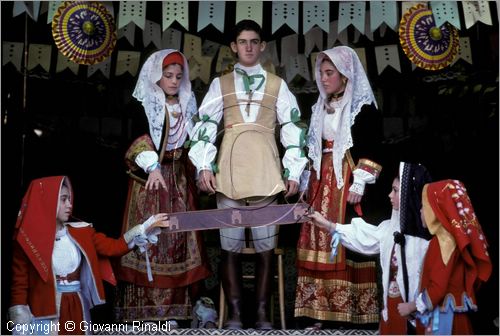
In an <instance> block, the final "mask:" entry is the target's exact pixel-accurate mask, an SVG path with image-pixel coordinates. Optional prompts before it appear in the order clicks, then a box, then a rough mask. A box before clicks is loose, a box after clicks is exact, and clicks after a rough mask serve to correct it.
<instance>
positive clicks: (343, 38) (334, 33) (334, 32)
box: [326, 20, 348, 49]
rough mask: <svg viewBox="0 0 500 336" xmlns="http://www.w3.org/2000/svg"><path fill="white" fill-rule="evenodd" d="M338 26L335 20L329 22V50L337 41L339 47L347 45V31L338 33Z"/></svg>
mask: <svg viewBox="0 0 500 336" xmlns="http://www.w3.org/2000/svg"><path fill="white" fill-rule="evenodd" d="M338 24H339V22H338V21H337V20H334V21H332V22H330V33H329V34H328V42H327V46H326V47H327V48H328V49H330V48H332V47H333V46H334V45H335V41H337V40H338V41H339V42H340V44H341V45H347V43H348V41H347V39H348V38H347V29H344V30H342V31H341V32H340V33H339V32H338V29H337V28H338Z"/></svg>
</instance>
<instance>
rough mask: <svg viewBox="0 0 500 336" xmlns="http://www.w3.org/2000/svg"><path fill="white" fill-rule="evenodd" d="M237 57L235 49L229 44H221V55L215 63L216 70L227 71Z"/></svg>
mask: <svg viewBox="0 0 500 336" xmlns="http://www.w3.org/2000/svg"><path fill="white" fill-rule="evenodd" d="M235 62H236V59H235V58H234V55H233V51H232V50H231V48H229V47H228V46H221V47H220V49H219V55H218V56H217V64H216V65H215V71H216V72H218V73H219V72H221V71H225V70H226V69H227V67H228V65H229V64H234V63H235Z"/></svg>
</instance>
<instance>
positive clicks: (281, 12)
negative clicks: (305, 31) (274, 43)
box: [272, 1, 299, 34]
mask: <svg viewBox="0 0 500 336" xmlns="http://www.w3.org/2000/svg"><path fill="white" fill-rule="evenodd" d="M272 13H273V17H272V34H274V33H275V32H276V30H278V29H279V28H280V27H281V26H283V25H284V24H286V25H288V27H290V28H291V29H292V30H293V31H294V32H295V33H298V32H299V2H298V1H273V4H272Z"/></svg>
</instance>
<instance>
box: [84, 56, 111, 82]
mask: <svg viewBox="0 0 500 336" xmlns="http://www.w3.org/2000/svg"><path fill="white" fill-rule="evenodd" d="M98 70H99V71H100V72H101V73H102V74H103V75H104V77H106V78H109V75H110V74H111V57H108V58H106V59H105V60H104V61H102V62H99V63H97V64H92V65H89V67H88V71H87V78H88V77H90V76H92V75H93V74H94V73H96V72H97V71H98Z"/></svg>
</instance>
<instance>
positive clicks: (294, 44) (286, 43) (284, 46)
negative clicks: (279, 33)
mask: <svg viewBox="0 0 500 336" xmlns="http://www.w3.org/2000/svg"><path fill="white" fill-rule="evenodd" d="M298 54H299V36H298V35H297V34H293V35H288V36H285V37H283V38H282V39H281V66H284V65H285V64H286V63H285V61H286V60H287V59H288V57H294V56H297V55H298Z"/></svg>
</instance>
